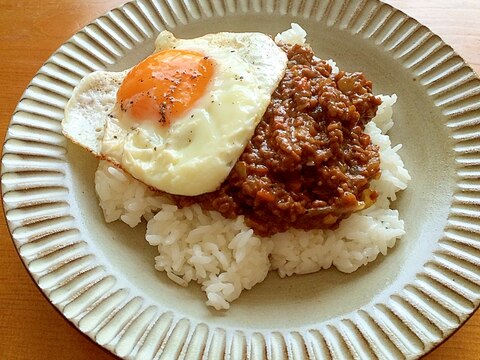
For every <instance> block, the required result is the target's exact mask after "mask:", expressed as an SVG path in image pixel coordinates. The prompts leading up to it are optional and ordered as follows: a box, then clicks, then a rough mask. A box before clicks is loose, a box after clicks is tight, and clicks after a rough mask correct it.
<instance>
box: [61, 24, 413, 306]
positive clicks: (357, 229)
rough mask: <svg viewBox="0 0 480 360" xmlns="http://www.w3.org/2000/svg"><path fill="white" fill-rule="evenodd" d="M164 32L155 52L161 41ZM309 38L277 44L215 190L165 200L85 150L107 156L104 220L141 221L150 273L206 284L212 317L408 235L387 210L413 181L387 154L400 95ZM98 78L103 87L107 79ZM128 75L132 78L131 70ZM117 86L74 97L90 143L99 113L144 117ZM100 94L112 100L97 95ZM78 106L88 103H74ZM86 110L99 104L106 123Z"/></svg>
mask: <svg viewBox="0 0 480 360" xmlns="http://www.w3.org/2000/svg"><path fill="white" fill-rule="evenodd" d="M162 34H164V33H162ZM162 34H161V35H160V38H159V39H160V40H157V45H158V44H159V43H162V42H163V41H164V40H162V39H163V38H164V37H165V34H164V35H162ZM222 34H223V33H222ZM246 34H247V35H245V36H250V35H248V33H246ZM305 35H306V33H305V32H304V31H303V29H301V28H300V27H299V26H298V25H296V24H292V28H291V29H289V30H287V31H286V32H283V33H281V34H279V35H277V36H276V37H275V43H274V46H276V47H277V49H279V50H280V51H281V52H282V53H283V54H284V55H285V63H284V67H283V68H282V69H281V71H280V72H279V73H281V75H279V76H280V78H279V79H278V80H275V81H276V82H275V84H274V86H273V88H270V87H269V89H271V91H270V93H269V95H268V99H269V100H268V103H267V104H266V106H265V107H264V111H262V112H261V119H259V120H258V121H257V122H258V124H257V126H256V127H255V126H254V128H253V129H251V133H250V136H249V137H247V138H246V139H245V141H244V143H243V146H242V150H241V151H240V153H239V154H238V155H236V158H235V160H234V161H233V163H232V164H230V165H231V166H230V170H229V172H228V173H227V174H226V175H225V177H224V179H223V180H222V182H221V183H219V184H218V185H217V186H216V187H215V189H213V190H210V191H207V192H202V193H199V194H194V193H193V192H191V193H189V194H182V193H180V192H173V191H172V192H169V191H162V192H159V191H156V190H155V189H152V186H151V185H150V184H148V183H147V182H146V181H144V179H143V178H140V177H139V176H137V174H135V173H132V172H130V171H129V170H128V169H127V168H125V167H124V166H123V165H122V164H121V163H119V162H117V161H115V160H114V159H112V158H109V157H108V156H105V155H102V153H101V152H100V151H98V152H96V150H98V149H99V148H98V147H97V148H95V147H93V146H92V148H90V150H91V151H92V152H94V153H96V154H97V155H98V156H99V157H101V158H102V157H104V158H106V160H109V161H105V160H101V161H100V162H99V166H98V169H97V171H96V173H95V189H96V192H97V194H98V197H99V200H100V206H101V208H102V210H103V213H104V216H105V220H106V221H107V222H111V221H115V220H121V221H123V222H125V223H127V224H128V225H130V226H132V227H133V226H136V225H137V224H138V223H140V221H141V220H142V218H144V219H146V220H147V231H146V240H147V241H148V242H149V243H150V244H151V245H154V246H157V247H158V252H159V254H158V255H157V256H156V258H155V267H156V268H157V269H158V270H160V271H164V272H166V274H167V276H168V277H169V278H170V279H171V280H173V281H174V282H176V283H177V284H179V285H182V286H187V285H188V283H189V282H190V281H196V282H198V283H199V284H201V286H202V290H203V291H205V293H206V295H207V305H209V306H213V307H215V308H216V309H228V308H229V306H230V302H232V301H233V300H235V299H236V298H238V297H239V296H240V294H241V292H242V291H243V290H244V289H251V288H252V287H253V286H254V285H255V284H257V283H259V282H261V281H263V280H264V279H265V277H266V276H267V274H268V272H269V271H271V270H276V271H278V273H279V275H280V276H281V277H284V276H290V275H293V274H306V273H311V272H315V271H319V270H321V269H327V268H329V267H331V266H334V267H336V268H337V269H338V270H340V271H342V272H346V273H350V272H353V271H355V270H357V269H358V268H359V267H361V266H362V265H366V264H367V263H369V262H371V261H373V260H375V259H376V257H377V256H378V254H380V253H381V254H383V255H386V254H387V251H388V248H390V247H392V246H393V245H394V244H395V242H396V240H397V239H398V238H400V237H401V236H402V235H403V234H404V233H405V231H404V224H403V221H402V220H401V219H400V217H399V213H398V211H397V210H394V209H390V202H391V201H393V200H395V199H396V192H398V191H399V190H403V189H405V188H406V187H407V184H408V181H409V180H410V176H409V174H408V171H407V170H406V169H405V168H404V165H403V162H402V160H401V158H400V156H399V155H398V154H397V151H398V150H399V149H400V145H397V146H395V147H393V148H392V146H391V142H390V139H389V137H388V135H387V134H386V133H387V131H388V130H389V129H390V128H391V127H392V126H393V120H392V106H393V105H394V103H395V101H396V96H395V95H392V96H382V95H380V96H374V95H373V94H372V85H371V82H370V81H368V80H367V79H366V78H365V77H364V76H363V75H362V74H360V73H346V72H343V71H339V69H338V68H337V67H336V64H335V63H334V62H333V61H331V60H328V61H323V60H320V59H318V58H316V57H315V56H314V54H313V51H312V50H311V49H310V47H309V46H308V45H307V44H305ZM222 36H223V35H222ZM235 36H236V37H237V38H241V37H242V36H243V35H239V34H236V35H235ZM168 37H170V35H168ZM206 37H209V36H206ZM172 38H173V36H172ZM204 38H205V37H202V38H199V39H204ZM212 38H213V35H212ZM178 41H179V42H181V41H182V40H178ZM193 41H194V39H192V43H194V42H193ZM195 43H196V42H195ZM174 50H176V49H174ZM197 50H198V51H201V49H196V50H195V51H197ZM275 52H276V50H275V51H273V50H272V53H275ZM267 60H268V59H265V61H267ZM275 61H276V60H274V62H275ZM275 66H276V65H275ZM134 69H135V68H134ZM103 74H107V73H103ZM275 74H276V73H275ZM91 76H93V75H91ZM98 76H99V78H98V79H99V80H98V81H100V82H101V81H102V80H101V79H103V78H108V77H109V76H111V74H110V75H102V76H100V75H98ZM121 78H122V79H123V78H127V77H126V73H123V75H122V77H121ZM117 79H120V77H119V78H117ZM275 79H276V78H275ZM84 83H86V81H82V83H81V84H80V87H82V84H84ZM103 84H104V85H105V83H103ZM270 84H273V83H272V82H270ZM208 86H209V85H208V84H207V85H206V86H205V88H208ZM119 87H120V89H121V86H120V80H118V83H116V84H115V86H113V85H112V88H111V89H110V88H109V87H108V86H106V87H105V86H103V87H102V88H100V87H93V88H88V87H85V88H84V90H81V89H80V90H76V91H75V94H76V96H74V97H73V98H72V103H73V104H74V105H71V104H69V108H67V111H69V112H70V113H69V114H70V116H71V118H72V119H76V120H77V121H80V120H81V118H82V117H87V118H88V119H90V117H93V118H94V119H93V120H91V121H90V120H88V119H87V120H86V121H85V122H89V121H90V122H91V123H92V124H93V125H95V124H96V125H98V124H100V125H102V124H103V127H101V126H100V129H99V130H98V133H100V135H99V137H96V138H95V141H92V142H91V144H93V145H95V146H100V147H102V146H103V145H102V144H100V142H101V141H99V140H98V139H100V138H102V136H104V134H103V133H102V132H107V130H106V129H107V128H108V127H109V122H106V121H104V120H102V121H104V122H103V123H102V122H96V121H97V120H96V119H95V116H98V117H100V116H102V119H104V118H105V114H107V118H108V114H110V113H111V112H112V111H113V112H115V111H121V112H124V113H125V114H123V115H124V116H127V115H128V114H129V112H132V111H133V112H135V115H128V116H135V117H137V118H140V117H143V115H141V114H138V113H137V112H136V111H137V110H132V109H131V108H129V102H128V101H127V102H124V103H123V104H122V100H121V99H128V98H129V97H128V96H124V95H122V94H120V95H118V97H119V98H120V100H119V101H116V99H117V90H118V89H119ZM105 88H108V89H109V90H108V91H107V93H108V96H107V100H105V99H103V98H102V97H101V96H100V95H98V93H99V92H100V93H101V92H102V91H103V90H100V91H98V90H99V89H105ZM85 89H87V91H85ZM88 89H90V90H92V89H93V90H92V91H90V90H88ZM222 91H225V93H226V92H228V90H227V89H223V90H222ZM82 92H83V93H82ZM93 93H96V94H97V95H95V96H93ZM118 93H120V90H118ZM85 94H89V95H88V97H83V95H85ZM92 99H94V100H92ZM103 100H105V101H103ZM82 101H83V102H84V103H86V104H87V105H86V106H85V107H81V106H80V105H79V104H80V103H81V102H82ZM102 101H103V102H102ZM141 101H142V102H143V101H145V102H149V101H150V100H141ZM197 102H201V100H197V101H196V102H195V104H196V103H197ZM89 104H90V105H89ZM91 104H96V105H98V104H103V106H104V107H103V108H102V109H101V115H98V113H96V112H95V111H94V109H93V108H94V106H92V105H91ZM151 105H152V104H151ZM152 106H154V104H153V105H152ZM195 106H196V105H194V107H195ZM85 108H88V109H89V110H88V111H85ZM72 109H76V110H75V111H74V112H72V111H71V110H72ZM150 110H151V109H150V107H149V106H147V108H146V109H143V107H142V110H141V112H142V111H145V114H146V116H147V117H148V116H153V114H150V113H149V112H150ZM175 111H176V110H175ZM182 111H183V110H182ZM202 111H204V110H202ZM180 112H181V111H180ZM72 114H73V115H72ZM77 114H80V115H78V117H77ZM157 115H158V114H157ZM163 115H164V113H163V112H162V113H161V114H159V117H158V118H157V122H161V123H162V124H163V123H166V124H167V126H172V124H173V125H175V124H176V123H177V122H181V121H184V122H186V123H188V121H190V119H189V118H188V117H187V118H183V119H180V118H178V119H177V120H174V118H173V117H172V118H168V119H167V117H164V116H163ZM227 115H228V116H235V114H234V113H227ZM226 121H229V119H228V120H226ZM119 122H120V120H118V121H116V122H115V124H117V125H118V123H119ZM74 123H75V121H70V125H71V124H74ZM140 123H141V124H143V123H142V120H140ZM71 126H72V128H75V126H76V125H71ZM142 126H143V125H140V126H139V127H142ZM161 126H165V125H161ZM228 126H234V125H232V123H229V125H228ZM72 128H70V130H72ZM93 128H94V129H95V126H94V127H93ZM137 128H138V127H137ZM76 129H77V130H78V131H79V133H78V134H77V135H81V134H82V133H81V131H80V130H81V129H80V128H76ZM205 129H207V128H205ZM205 129H204V130H205ZM214 129H215V127H213V129H212V131H215V130H214ZM64 131H65V130H64ZM145 131H146V130H145ZM226 131H227V132H228V131H231V129H230V130H226ZM65 132H66V133H67V132H68V134H67V136H69V134H71V131H70V132H69V130H68V131H65ZM152 134H154V132H152ZM129 136H130V135H129ZM152 136H154V135H152ZM207 139H208V137H207ZM74 141H76V140H75V139H74ZM77 142H80V143H81V144H84V145H85V144H89V143H88V141H83V140H81V141H77ZM139 144H140V145H141V146H146V145H145V144H143V143H141V142H140V143H139ZM206 144H209V143H208V142H207V143H206ZM140 145H139V147H141V146H140ZM86 147H87V148H88V146H86ZM124 153H125V151H124ZM129 154H130V153H129ZM135 154H137V153H135ZM217 155H218V154H217ZM129 156H130V155H129ZM140 158H141V156H140ZM237 160H238V161H237ZM208 170H209V169H202V170H199V173H198V174H199V175H197V174H196V173H194V174H193V175H190V176H189V179H188V180H190V182H194V181H195V179H198V178H199V177H201V176H202V175H201V174H204V172H207V171H208ZM139 180H140V181H139ZM183 184H184V185H185V183H183ZM153 188H155V187H154V186H153ZM182 192H183V190H182ZM272 199H273V200H272Z"/></svg>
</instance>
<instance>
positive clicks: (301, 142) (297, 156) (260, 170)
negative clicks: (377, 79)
mask: <svg viewBox="0 0 480 360" xmlns="http://www.w3.org/2000/svg"><path fill="white" fill-rule="evenodd" d="M283 49H284V50H285V52H286V53H287V56H288V65H287V70H286V73H285V77H284V78H283V80H282V81H281V82H280V84H279V86H278V87H277V89H276V90H275V92H274V93H273V95H272V99H271V102H270V105H269V106H268V108H267V110H266V112H265V114H264V116H263V118H262V120H261V122H260V123H259V124H258V126H257V128H256V130H255V133H254V135H253V137H252V138H251V140H250V141H249V142H248V144H247V146H246V148H245V151H244V152H243V154H242V155H241V156H240V158H239V160H238V161H237V163H236V165H235V166H234V168H233V169H232V171H231V172H230V175H229V176H228V178H227V179H226V180H225V181H224V182H223V184H222V185H221V187H220V188H219V189H218V190H217V191H215V192H212V193H207V194H203V195H199V196H194V197H185V196H174V200H175V201H176V202H177V204H178V205H180V206H186V205H191V204H193V203H199V204H200V205H201V206H202V207H203V208H204V209H206V210H217V211H219V212H220V213H221V214H222V215H223V216H225V217H227V218H234V217H237V216H238V215H244V216H245V221H246V223H247V225H248V226H250V227H251V228H253V230H254V231H255V233H257V234H258V235H261V236H269V235H273V234H275V233H278V232H283V231H286V230H288V229H289V228H291V227H293V228H299V229H305V230H309V229H332V228H335V227H337V226H338V224H339V222H340V221H341V220H342V219H344V218H346V217H348V216H350V215H351V214H352V213H353V212H355V211H358V210H360V209H362V208H364V207H365V206H369V205H370V204H371V203H373V202H374V201H375V199H376V197H377V194H376V193H375V192H373V191H370V189H369V182H370V181H371V180H372V179H375V178H378V177H379V175H380V157H379V152H378V148H377V147H376V146H375V145H373V144H372V143H371V141H370V136H369V135H368V134H366V133H364V128H365V124H366V123H367V122H369V121H370V120H371V119H372V118H373V117H374V116H375V114H376V111H377V107H378V105H379V104H380V103H381V101H380V99H379V98H377V97H375V96H374V95H373V94H372V83H371V82H370V81H369V80H367V79H366V78H365V77H364V75H363V74H362V73H358V72H355V73H347V72H343V71H342V72H340V73H338V74H332V68H331V66H330V65H329V64H328V63H327V62H326V61H323V60H319V59H317V58H315V57H314V54H313V52H312V50H311V49H310V48H308V47H305V46H299V45H293V46H287V45H284V46H283Z"/></svg>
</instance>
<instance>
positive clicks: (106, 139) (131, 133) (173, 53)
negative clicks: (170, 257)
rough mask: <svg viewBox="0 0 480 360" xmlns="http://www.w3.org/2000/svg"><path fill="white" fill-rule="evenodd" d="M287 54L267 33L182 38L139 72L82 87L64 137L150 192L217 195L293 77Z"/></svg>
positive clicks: (163, 39)
mask: <svg viewBox="0 0 480 360" xmlns="http://www.w3.org/2000/svg"><path fill="white" fill-rule="evenodd" d="M286 63H287V57H286V54H285V53H284V52H283V51H282V50H281V49H280V48H279V47H278V46H277V45H276V44H275V43H274V41H273V40H272V39H271V38H270V37H268V36H266V35H264V34H259V33H239V34H237V33H218V34H210V35H205V36H203V37H200V38H196V39H187V40H183V39H176V38H175V37H174V36H173V35H172V34H171V33H170V32H168V31H163V32H161V33H160V35H159V36H158V38H157V40H156V50H155V53H154V54H153V55H151V56H149V57H147V58H146V59H145V60H143V61H141V62H140V63H139V64H137V65H136V66H135V67H133V68H132V69H131V70H128V71H123V72H118V73H115V72H105V71H98V72H94V73H92V74H90V75H88V76H86V77H85V78H84V79H82V81H81V82H80V84H79V85H78V86H77V87H76V88H75V91H74V92H73V95H72V97H71V99H70V101H69V102H68V104H67V107H66V109H65V118H64V120H63V121H62V126H63V133H64V134H65V136H67V137H68V138H70V139H71V140H72V141H74V142H76V143H78V144H79V145H81V146H83V147H85V148H87V149H89V150H90V151H91V152H93V153H94V154H95V155H97V156H98V157H100V158H104V159H107V160H109V161H111V162H112V163H114V164H116V165H118V166H119V167H121V168H122V169H124V170H125V171H127V172H128V173H129V174H131V175H132V176H134V177H135V178H136V179H138V180H140V181H142V182H143V183H145V184H147V185H148V186H151V187H152V188H155V189H158V190H161V191H165V192H168V193H171V194H179V195H198V194H203V193H206V192H209V191H214V190H216V189H217V188H218V187H219V186H220V184H221V183H222V182H223V180H224V179H225V178H226V177H227V176H228V174H229V172H230V170H231V168H232V167H233V166H234V165H235V162H236V160H237V159H238V157H239V156H240V154H241V153H242V151H243V149H244V147H245V145H246V143H247V142H248V140H249V139H250V137H251V136H252V134H253V132H254V130H255V127H256V126H257V124H258V123H259V121H260V120H261V118H262V115H263V113H264V112H265V109H266V108H267V106H268V104H269V103H270V97H271V93H272V92H273V91H274V90H275V88H276V87H277V85H278V82H279V81H280V80H281V78H282V77H283V75H284V73H285V68H286Z"/></svg>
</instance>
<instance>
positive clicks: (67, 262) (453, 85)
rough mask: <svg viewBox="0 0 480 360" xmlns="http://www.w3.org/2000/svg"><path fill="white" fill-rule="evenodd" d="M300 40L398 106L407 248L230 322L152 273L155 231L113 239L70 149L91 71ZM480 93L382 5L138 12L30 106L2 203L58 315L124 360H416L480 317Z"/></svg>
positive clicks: (305, 285) (203, 6)
mask: <svg viewBox="0 0 480 360" xmlns="http://www.w3.org/2000/svg"><path fill="white" fill-rule="evenodd" d="M291 22H298V23H300V24H301V25H302V26H303V27H304V28H305V29H306V30H307V31H308V34H309V41H310V43H311V44H312V46H313V48H314V50H316V52H317V53H318V54H319V56H321V57H326V58H333V59H335V60H336V61H337V63H338V64H339V66H340V67H341V68H343V69H350V70H360V71H364V72H365V73H366V74H367V76H368V77H369V78H370V79H372V80H373V81H374V84H375V91H376V92H377V93H384V94H391V93H396V94H397V95H398V97H399V101H398V103H397V105H396V107H395V119H396V126H395V127H394V129H393V130H392V131H391V138H392V140H393V142H394V143H403V144H404V149H403V150H402V157H403V158H404V160H405V163H406V166H407V168H408V169H409V171H410V173H411V175H412V178H413V179H412V182H411V184H410V186H409V188H408V189H407V190H406V191H405V192H404V193H403V194H402V195H401V198H400V199H399V200H398V201H397V202H396V205H395V206H396V207H397V208H398V209H399V210H400V212H401V215H402V217H403V218H404V219H405V224H406V230H407V235H406V236H404V237H403V239H402V240H401V241H400V242H399V243H398V244H397V246H396V247H395V248H394V249H393V250H392V251H391V252H390V254H389V256H387V257H385V258H381V259H380V258H379V259H377V261H375V262H374V263H373V264H371V265H369V266H367V267H364V268H362V269H360V270H359V271H357V272H356V273H354V274H352V275H346V274H342V273H339V272H337V271H335V270H328V271H323V272H320V273H317V274H311V275H305V276H293V277H291V278H288V279H282V280H280V279H279V278H278V276H276V275H275V274H270V275H269V276H268V278H267V279H266V280H265V282H263V283H262V284H259V285H257V286H256V287H255V288H254V289H253V290H251V291H246V292H244V293H243V294H242V296H241V297H240V298H239V299H238V300H237V301H235V302H234V303H233V305H232V307H231V309H230V310H229V311H227V312H217V311H214V310H210V309H208V308H207V307H206V306H205V304H204V301H205V299H204V296H203V294H202V293H201V291H200V289H199V287H196V286H190V287H189V288H186V289H184V288H181V287H178V286H176V285H175V284H173V283H172V282H171V281H169V280H168V279H167V278H166V276H164V274H161V273H158V272H157V271H155V270H154V267H153V257H154V252H155V248H153V247H150V246H149V245H148V244H147V242H146V241H145V240H144V238H143V236H144V229H135V230H131V229H130V228H128V226H126V225H124V224H120V223H114V224H108V225H107V224H105V222H104V221H103V218H102V214H101V211H100V209H99V207H98V204H97V200H96V198H95V193H94V186H93V174H94V170H95V168H96V160H95V159H93V157H91V156H90V155H89V154H87V153H86V152H85V151H82V150H81V149H79V148H77V147H76V146H74V145H72V144H70V143H68V142H67V141H66V140H65V138H64V137H63V136H62V135H61V128H60V121H61V119H62V117H63V108H64V106H65V103H66V102H67V100H68V98H69V97H70V95H71V93H72V89H73V87H74V86H75V85H76V84H77V83H78V82H79V80H80V79H81V78H82V77H83V76H84V75H86V74H88V73H89V72H91V71H92V70H97V69H108V70H120V69H125V68H127V67H128V66H131V65H133V64H134V63H136V62H137V61H138V60H140V59H142V58H143V57H145V56H146V55H147V54H149V53H150V52H151V51H152V50H153V40H154V38H155V36H156V34H157V33H158V32H159V31H160V30H162V29H165V28H167V29H170V30H172V31H173V32H174V33H175V34H176V35H177V36H178V37H189V36H198V35H201V34H204V33H208V32H217V31H220V30H228V31H245V30H249V31H260V32H265V33H269V34H275V33H277V32H279V31H281V30H284V29H286V28H288V27H289V25H290V23H291ZM479 93H480V80H479V79H478V78H477V77H476V75H475V74H474V72H473V71H472V70H471V69H470V68H469V67H468V66H467V65H466V64H465V63H464V61H463V60H462V59H461V58H460V57H459V56H458V55H456V54H455V52H454V51H453V50H452V49H451V48H450V47H449V46H447V45H445V44H444V43H443V42H442V40H441V39H440V38H439V37H438V36H436V35H434V34H432V33H431V32H430V31H429V30H428V29H427V28H425V27H424V26H422V25H420V24H419V23H418V22H416V21H415V20H413V19H411V18H409V17H408V16H406V15H405V14H403V13H402V12H400V11H397V10H395V9H393V8H392V7H390V6H388V5H385V4H382V3H381V2H379V1H377V0H352V1H346V0H345V1H343V0H338V1H337V0H336V1H333V0H330V1H329V0H319V1H314V0H305V1H283V0H279V1H273V0H272V1H246V0H245V1H233V0H225V1H224V2H222V1H220V0H211V1H208V0H205V1H204V0H196V1H186V0H185V1H167V0H165V1H160V0H139V1H137V2H134V3H129V4H126V5H124V6H122V7H120V8H117V9H115V10H112V11H111V12H109V13H108V14H107V15H105V16H103V17H101V18H99V19H97V20H96V21H94V22H93V23H91V24H90V25H88V26H86V27H85V28H84V29H83V30H81V31H80V32H78V33H77V34H76V35H75V36H73V37H72V38H71V39H70V40H69V41H68V42H66V43H65V44H64V45H62V46H61V47H60V48H59V49H58V51H57V52H56V53H55V54H54V55H53V56H52V57H51V58H50V59H49V60H48V61H47V62H46V63H45V65H44V66H43V67H42V68H41V69H40V71H39V72H38V74H37V75H36V76H35V77H34V78H33V80H32V82H31V84H30V85H29V87H28V88H27V90H26V91H25V94H24V95H23V97H22V100H21V101H20V103H19V104H18V107H17V109H16V111H15V114H14V116H13V118H12V121H11V124H10V127H9V129H8V134H7V141H6V143H5V147H4V156H3V159H2V166H3V168H2V174H3V177H2V193H3V201H4V206H5V210H6V216H7V220H8V224H9V227H10V230H11V233H12V237H13V240H14V242H15V245H16V246H17V248H18V250H19V253H20V255H21V258H22V260H23V261H24V262H25V264H26V266H27V268H28V269H29V271H30V272H31V274H32V276H33V278H34V279H35V281H36V282H37V283H38V285H39V287H40V288H41V289H42V291H43V292H44V293H45V294H46V295H47V297H48V298H49V299H50V300H51V302H52V303H53V304H54V305H55V306H56V307H57V308H58V309H59V310H60V311H61V312H62V313H63V314H64V315H65V317H66V318H68V319H69V320H70V321H71V322H72V323H74V324H75V325H76V326H77V327H78V328H79V329H80V330H81V331H82V332H84V333H86V334H87V335H88V336H90V337H91V338H92V339H94V340H95V341H96V342H97V343H98V344H100V345H102V346H104V347H106V348H108V349H110V350H111V351H112V352H114V353H115V354H117V355H119V356H121V357H125V358H138V359H149V358H158V357H162V358H169V359H173V358H177V357H180V356H186V357H187V358H195V359H197V358H201V357H202V356H204V358H208V359H216V358H223V357H226V358H230V359H243V358H245V357H247V358H250V359H265V358H268V359H283V358H295V359H298V358H308V357H312V358H313V357H317V358H329V357H331V358H341V359H344V358H361V359H365V358H376V357H378V358H382V359H384V358H415V357H418V356H420V355H422V354H424V353H426V352H428V351H429V350H431V349H432V348H433V347H434V346H435V345H436V344H438V343H440V342H441V341H442V340H443V339H445V338H446V337H447V336H448V335H449V334H451V333H452V332H453V331H454V330H455V329H456V328H457V327H459V326H460V325H461V324H462V323H463V322H464V321H465V319H466V318H467V317H468V316H469V315H470V314H471V313H472V312H473V311H474V310H475V308H476V307H477V306H478V304H479V301H480V275H479V274H480V271H479V263H480V245H479V244H480V235H479V233H480V219H479V215H480V212H479V206H478V205H479V203H480V193H479V190H480V181H479V179H478V177H479V174H480V166H479V164H480V154H479V152H480V140H479V136H480V135H479V134H480V132H479V130H480V129H479V125H478V124H479V123H480V110H479V108H480V105H479V104H480V100H479V98H480V96H479Z"/></svg>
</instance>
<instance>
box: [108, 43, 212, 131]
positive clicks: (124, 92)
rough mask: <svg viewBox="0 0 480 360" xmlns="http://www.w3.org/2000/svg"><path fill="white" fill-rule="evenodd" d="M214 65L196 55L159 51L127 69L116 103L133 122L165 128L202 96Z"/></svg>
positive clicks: (185, 52) (188, 52)
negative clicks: (154, 122) (143, 122)
mask: <svg viewBox="0 0 480 360" xmlns="http://www.w3.org/2000/svg"><path fill="white" fill-rule="evenodd" d="M214 66H215V64H214V62H213V60H211V59H210V58H208V57H207V56H205V55H203V54H201V53H199V52H195V51H189V50H175V49H172V50H164V51H160V52H158V53H155V54H153V55H150V56H149V57H147V58H146V59H145V60H143V61H142V62H140V63H139V64H138V65H136V66H135V67H134V68H133V69H132V70H130V72H129V73H128V74H127V76H126V77H125V79H124V80H123V82H122V84H121V86H120V88H119V90H118V92H117V103H118V104H119V105H120V109H121V110H122V111H123V112H125V113H127V114H128V115H129V116H130V117H131V118H133V119H134V120H135V121H142V120H148V119H149V120H155V121H158V122H159V123H160V124H162V125H167V126H168V125H169V124H170V123H171V122H172V120H174V119H175V118H176V117H178V116H180V115H182V114H183V113H184V112H186V111H187V110H189V109H190V108H192V106H193V104H194V103H195V102H196V101H197V100H198V99H199V98H201V97H202V96H203V95H204V93H205V91H206V88H207V86H208V83H209V81H210V80H211V78H212V76H213V73H214Z"/></svg>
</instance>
